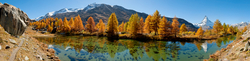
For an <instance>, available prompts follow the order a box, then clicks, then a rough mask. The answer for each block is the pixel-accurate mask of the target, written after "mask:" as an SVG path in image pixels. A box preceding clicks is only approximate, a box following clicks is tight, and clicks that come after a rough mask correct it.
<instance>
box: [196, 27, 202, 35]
mask: <svg viewBox="0 0 250 61" xmlns="http://www.w3.org/2000/svg"><path fill="white" fill-rule="evenodd" d="M195 35H196V36H198V37H202V35H203V30H202V27H200V28H199V29H198V30H197V32H196V33H195Z"/></svg>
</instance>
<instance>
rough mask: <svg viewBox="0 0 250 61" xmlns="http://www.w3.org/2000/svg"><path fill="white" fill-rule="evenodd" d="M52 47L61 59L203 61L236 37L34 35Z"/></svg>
mask: <svg viewBox="0 0 250 61" xmlns="http://www.w3.org/2000/svg"><path fill="white" fill-rule="evenodd" d="M36 39H38V40H39V41H40V42H43V43H45V44H47V45H48V48H53V49H54V50H55V51H56V53H55V55H56V56H58V57H59V59H60V60H61V61H203V59H208V58H209V55H211V54H213V53H215V52H216V51H217V50H220V49H222V48H226V47H227V45H228V44H230V43H232V42H233V40H235V39H236V37H235V36H232V35H231V36H226V37H221V38H218V39H217V40H200V41H194V42H181V41H178V42H171V41H148V42H141V41H136V40H131V39H119V40H112V41H109V40H108V39H107V38H106V37H96V36H57V37H36Z"/></svg>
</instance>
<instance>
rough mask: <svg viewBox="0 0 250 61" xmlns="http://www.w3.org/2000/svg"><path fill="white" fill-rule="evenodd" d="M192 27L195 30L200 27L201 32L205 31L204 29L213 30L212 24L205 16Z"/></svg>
mask: <svg viewBox="0 0 250 61" xmlns="http://www.w3.org/2000/svg"><path fill="white" fill-rule="evenodd" d="M193 25H194V26H195V27H197V28H199V27H200V26H201V27H202V29H203V30H206V29H213V25H214V23H213V22H212V21H210V20H209V19H208V17H207V16H205V17H204V19H203V20H202V21H201V22H200V23H194V24H193Z"/></svg>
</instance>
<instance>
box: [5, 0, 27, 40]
mask: <svg viewBox="0 0 250 61" xmlns="http://www.w3.org/2000/svg"><path fill="white" fill-rule="evenodd" d="M29 20H30V19H29V17H28V15H27V14H26V13H24V12H23V11H22V10H20V9H19V8H16V7H15V6H13V5H9V4H7V3H4V4H2V3H0V25H1V26H2V27H3V28H4V29H5V31H7V32H8V33H9V34H11V35H12V36H16V37H18V36H21V35H22V34H23V33H24V31H25V29H26V27H27V24H28V21H29Z"/></svg>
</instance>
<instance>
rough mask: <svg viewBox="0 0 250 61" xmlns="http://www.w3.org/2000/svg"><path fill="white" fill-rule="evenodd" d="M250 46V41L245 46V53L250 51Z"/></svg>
mask: <svg viewBox="0 0 250 61" xmlns="http://www.w3.org/2000/svg"><path fill="white" fill-rule="evenodd" d="M249 45H250V43H249V41H247V43H246V44H245V48H244V50H243V51H247V50H248V47H249Z"/></svg>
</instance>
